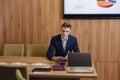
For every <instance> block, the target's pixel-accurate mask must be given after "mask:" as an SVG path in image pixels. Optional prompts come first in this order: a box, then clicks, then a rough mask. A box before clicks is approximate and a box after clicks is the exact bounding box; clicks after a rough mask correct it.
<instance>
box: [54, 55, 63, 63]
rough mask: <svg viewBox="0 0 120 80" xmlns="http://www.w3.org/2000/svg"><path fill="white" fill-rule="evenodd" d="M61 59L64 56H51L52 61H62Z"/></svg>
mask: <svg viewBox="0 0 120 80" xmlns="http://www.w3.org/2000/svg"><path fill="white" fill-rule="evenodd" d="M63 59H64V57H61V56H58V57H54V58H53V61H55V62H60V61H62V60H63Z"/></svg>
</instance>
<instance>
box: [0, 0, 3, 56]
mask: <svg viewBox="0 0 120 80" xmlns="http://www.w3.org/2000/svg"><path fill="white" fill-rule="evenodd" d="M2 51H3V25H2V1H1V0H0V55H2Z"/></svg>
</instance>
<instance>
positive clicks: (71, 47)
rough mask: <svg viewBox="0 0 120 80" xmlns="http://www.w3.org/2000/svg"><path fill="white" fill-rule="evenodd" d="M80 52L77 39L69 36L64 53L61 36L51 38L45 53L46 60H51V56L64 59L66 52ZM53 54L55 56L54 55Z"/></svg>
mask: <svg viewBox="0 0 120 80" xmlns="http://www.w3.org/2000/svg"><path fill="white" fill-rule="evenodd" d="M72 51H74V52H80V50H79V47H78V43H77V39H76V38H75V37H74V36H71V35H69V37H68V40H67V44H66V50H65V51H64V49H63V45H62V40H61V35H60V34H59V35H57V36H54V37H52V39H51V43H50V46H49V49H48V51H47V58H48V59H52V57H53V56H62V57H65V56H66V54H67V53H68V52H72ZM54 53H55V54H54Z"/></svg>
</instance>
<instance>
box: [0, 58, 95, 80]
mask: <svg viewBox="0 0 120 80" xmlns="http://www.w3.org/2000/svg"><path fill="white" fill-rule="evenodd" d="M0 63H16V64H18V65H22V64H24V63H25V64H26V65H27V66H28V70H29V75H30V76H31V77H64V78H65V77H66V78H80V77H97V73H96V70H95V68H94V64H93V69H94V72H93V73H68V72H66V71H53V70H51V71H50V72H49V73H33V72H32V70H33V68H36V67H39V66H38V65H39V64H49V65H50V66H52V65H53V64H55V62H53V61H50V60H48V59H47V58H46V57H26V56H0ZM20 63H21V64H20ZM36 64H37V65H36Z"/></svg>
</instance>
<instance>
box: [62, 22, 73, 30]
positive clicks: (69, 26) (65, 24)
mask: <svg viewBox="0 0 120 80" xmlns="http://www.w3.org/2000/svg"><path fill="white" fill-rule="evenodd" d="M63 27H64V28H70V29H71V28H72V25H71V24H69V23H66V22H64V23H63V24H62V28H63Z"/></svg>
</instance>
